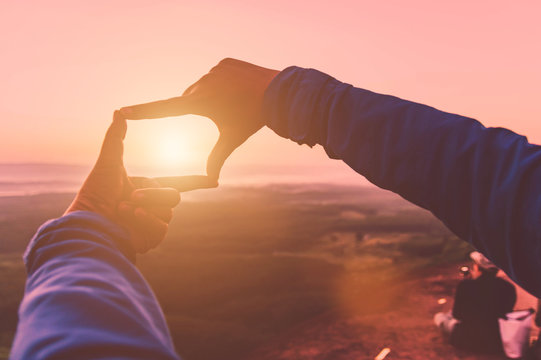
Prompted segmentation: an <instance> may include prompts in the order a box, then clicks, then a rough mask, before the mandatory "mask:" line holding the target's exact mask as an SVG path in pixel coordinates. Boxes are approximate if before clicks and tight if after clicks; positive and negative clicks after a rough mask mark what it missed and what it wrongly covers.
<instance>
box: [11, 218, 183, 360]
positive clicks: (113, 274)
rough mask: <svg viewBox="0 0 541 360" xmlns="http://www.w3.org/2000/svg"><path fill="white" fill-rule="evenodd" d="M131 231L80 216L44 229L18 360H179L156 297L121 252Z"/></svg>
mask: <svg viewBox="0 0 541 360" xmlns="http://www.w3.org/2000/svg"><path fill="white" fill-rule="evenodd" d="M128 242H129V235H128V233H127V232H126V231H125V230H123V229H122V228H120V227H119V226H118V225H116V224H114V223H113V222H111V221H109V220H108V219H106V218H105V217H103V216H101V215H98V214H96V213H92V212H85V211H77V212H72V213H70V214H68V215H65V216H64V217H62V218H59V219H57V220H54V221H50V222H48V223H46V224H45V225H43V226H42V227H41V228H40V229H39V230H38V232H37V233H36V235H35V236H34V238H33V239H32V241H31V242H30V245H29V246H28V249H27V251H26V253H25V256H24V260H25V263H26V268H27V272H28V279H27V283H26V289H25V295H24V299H23V301H22V303H21V306H20V309H19V324H18V327H17V334H16V337H15V341H14V344H13V349H12V353H11V358H12V359H35V358H36V359H37V358H39V359H50V358H64V359H101V358H111V357H115V358H125V359H128V358H129V359H177V358H178V357H177V355H176V354H175V349H174V346H173V343H172V341H171V337H170V335H169V331H168V329H167V325H166V323H165V319H164V317H163V313H162V311H161V309H160V307H159V305H158V302H157V300H156V298H155V297H154V294H153V293H152V291H151V290H150V288H149V286H148V284H147V283H146V281H145V280H144V279H143V277H142V276H141V274H140V273H139V271H138V270H137V269H136V268H135V266H134V265H133V264H132V263H131V262H130V261H129V260H128V258H127V257H126V256H124V254H123V253H122V252H121V251H120V249H121V248H122V247H123V244H126V243H128Z"/></svg>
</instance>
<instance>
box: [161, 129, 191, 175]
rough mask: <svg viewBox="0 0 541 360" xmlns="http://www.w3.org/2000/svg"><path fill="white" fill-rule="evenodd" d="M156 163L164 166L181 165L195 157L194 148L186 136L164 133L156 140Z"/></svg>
mask: <svg viewBox="0 0 541 360" xmlns="http://www.w3.org/2000/svg"><path fill="white" fill-rule="evenodd" d="M153 157H154V159H155V162H156V165H160V166H161V167H164V168H171V167H179V166H182V165H183V164H187V163H189V162H191V161H192V159H193V149H192V146H190V144H189V142H188V141H186V139H185V138H182V137H179V136H173V135H172V134H163V135H162V136H161V137H160V138H159V139H158V141H156V153H155V154H154V156H153Z"/></svg>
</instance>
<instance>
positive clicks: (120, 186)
mask: <svg viewBox="0 0 541 360" xmlns="http://www.w3.org/2000/svg"><path fill="white" fill-rule="evenodd" d="M126 129H127V125H126V120H125V119H124V118H123V117H122V115H121V114H120V113H119V112H118V111H116V112H115V114H114V116H113V123H112V124H111V126H110V127H109V130H108V131H107V134H106V135H105V140H104V141H103V145H102V148H101V153H100V155H99V158H98V161H97V162H96V165H95V166H94V168H93V169H92V171H91V172H90V175H89V176H88V178H87V179H86V181H85V182H84V184H83V186H82V187H81V189H80V190H79V192H78V194H77V196H76V197H75V200H74V201H73V203H72V204H71V205H70V207H69V208H68V209H67V210H66V214H67V213H70V212H73V211H77V210H85V211H92V212H95V213H98V214H101V215H103V216H105V217H106V218H108V219H109V220H111V221H113V222H115V223H117V224H119V225H121V226H123V227H124V228H126V229H127V230H128V231H129V232H130V235H131V236H130V240H131V246H132V248H133V249H134V250H135V251H136V252H138V253H144V252H147V251H148V250H150V249H151V248H154V247H156V246H157V245H158V244H159V243H160V242H161V241H162V240H163V238H164V237H165V234H166V232H167V224H168V223H169V221H170V220H171V217H172V213H173V209H172V208H173V207H175V206H176V205H177V204H178V202H179V201H180V195H179V193H178V191H177V190H176V189H172V188H161V187H160V184H159V183H158V182H157V181H156V180H154V179H146V178H128V176H127V175H126V170H125V168H124V164H123V160H122V155H123V152H124V145H123V139H124V137H125V135H126ZM204 178H205V177H190V176H187V177H182V178H181V179H182V183H183V186H184V187H183V188H182V190H184V191H186V190H193V189H196V188H201V187H208V186H207V184H206V179H204Z"/></svg>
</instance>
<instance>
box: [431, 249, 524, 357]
mask: <svg viewBox="0 0 541 360" xmlns="http://www.w3.org/2000/svg"><path fill="white" fill-rule="evenodd" d="M470 257H471V258H472V260H473V261H474V264H473V266H472V271H471V275H470V276H471V278H468V279H464V280H462V281H461V282H460V283H459V284H458V287H457V289H456V294H455V302H454V306H453V311H452V314H451V313H438V314H436V316H435V317H434V321H435V322H436V325H438V326H439V327H440V328H441V329H442V330H443V331H444V332H445V333H447V334H448V335H450V341H451V344H453V345H454V346H456V347H457V348H461V349H465V350H471V351H478V352H486V353H496V352H502V351H503V348H502V341H501V336H500V329H499V323H498V319H499V318H503V317H505V314H507V313H509V312H511V311H513V307H514V306H515V302H516V299H517V295H516V290H515V287H514V286H513V285H512V284H511V283H509V282H508V281H506V280H504V279H502V278H500V277H497V276H496V275H497V274H498V271H499V269H498V268H497V267H496V266H495V265H494V264H492V263H491V262H490V261H489V260H488V259H487V258H486V257H484V256H483V255H482V254H481V253H479V252H477V251H474V252H472V253H471V254H470Z"/></svg>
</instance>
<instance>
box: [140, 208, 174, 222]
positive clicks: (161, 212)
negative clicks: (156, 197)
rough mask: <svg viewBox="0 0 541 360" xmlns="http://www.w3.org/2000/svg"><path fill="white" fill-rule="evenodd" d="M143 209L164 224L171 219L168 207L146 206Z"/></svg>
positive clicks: (171, 214)
mask: <svg viewBox="0 0 541 360" xmlns="http://www.w3.org/2000/svg"><path fill="white" fill-rule="evenodd" d="M144 209H145V210H146V211H147V212H148V213H149V214H152V215H154V216H156V217H157V218H158V219H160V220H162V221H164V222H166V223H169V222H170V221H171V219H172V218H173V209H172V208H170V207H168V206H147V207H145V208H144Z"/></svg>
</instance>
